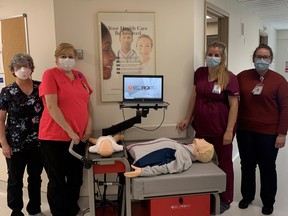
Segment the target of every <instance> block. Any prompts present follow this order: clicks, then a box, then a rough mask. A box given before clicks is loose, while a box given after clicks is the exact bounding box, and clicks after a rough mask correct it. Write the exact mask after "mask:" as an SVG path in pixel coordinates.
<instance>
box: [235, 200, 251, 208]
mask: <svg viewBox="0 0 288 216" xmlns="http://www.w3.org/2000/svg"><path fill="white" fill-rule="evenodd" d="M250 204H251V202H249V201H246V200H244V199H242V200H241V201H240V202H239V204H238V207H239V208H240V209H246V208H248V206H249V205H250Z"/></svg>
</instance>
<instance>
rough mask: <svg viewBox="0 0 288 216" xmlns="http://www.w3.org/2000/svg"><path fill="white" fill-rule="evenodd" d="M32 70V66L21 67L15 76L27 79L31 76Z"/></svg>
mask: <svg viewBox="0 0 288 216" xmlns="http://www.w3.org/2000/svg"><path fill="white" fill-rule="evenodd" d="M31 73H32V70H31V69H30V68H25V67H21V68H20V69H18V70H17V71H15V76H16V77H18V78H19V79H22V80H26V79H28V78H29V77H30V75H31Z"/></svg>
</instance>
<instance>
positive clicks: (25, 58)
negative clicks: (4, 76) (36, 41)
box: [8, 53, 35, 76]
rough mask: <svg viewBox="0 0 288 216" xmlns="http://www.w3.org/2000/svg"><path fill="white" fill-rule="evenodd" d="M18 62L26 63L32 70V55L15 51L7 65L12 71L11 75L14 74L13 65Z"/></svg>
mask: <svg viewBox="0 0 288 216" xmlns="http://www.w3.org/2000/svg"><path fill="white" fill-rule="evenodd" d="M19 63H28V64H29V66H30V68H31V71H32V72H33V71H34V68H35V66H34V61H33V59H32V57H31V56H30V55H29V54H27V53H17V54H15V55H14V56H13V57H12V59H11V62H10V64H9V66H8V67H9V70H10V71H11V72H13V76H15V74H14V66H16V65H17V64H19Z"/></svg>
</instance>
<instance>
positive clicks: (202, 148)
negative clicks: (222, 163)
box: [191, 138, 214, 163]
mask: <svg viewBox="0 0 288 216" xmlns="http://www.w3.org/2000/svg"><path fill="white" fill-rule="evenodd" d="M191 145H192V147H193V152H194V156H195V158H196V160H198V161H200V162H203V163H207V162H209V161H211V160H212V158H213V155H214V146H213V145H212V144H211V143H208V142H207V141H206V140H204V139H196V138H195V139H194V140H193V142H192V144H191Z"/></svg>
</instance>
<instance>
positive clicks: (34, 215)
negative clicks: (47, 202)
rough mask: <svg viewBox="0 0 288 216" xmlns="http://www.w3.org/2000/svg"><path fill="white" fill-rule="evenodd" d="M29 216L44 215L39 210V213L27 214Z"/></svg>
mask: <svg viewBox="0 0 288 216" xmlns="http://www.w3.org/2000/svg"><path fill="white" fill-rule="evenodd" d="M29 216H46V215H45V214H43V213H42V212H39V213H37V214H33V215H31V214H29Z"/></svg>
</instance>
